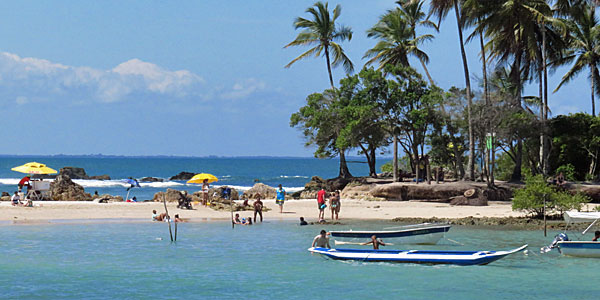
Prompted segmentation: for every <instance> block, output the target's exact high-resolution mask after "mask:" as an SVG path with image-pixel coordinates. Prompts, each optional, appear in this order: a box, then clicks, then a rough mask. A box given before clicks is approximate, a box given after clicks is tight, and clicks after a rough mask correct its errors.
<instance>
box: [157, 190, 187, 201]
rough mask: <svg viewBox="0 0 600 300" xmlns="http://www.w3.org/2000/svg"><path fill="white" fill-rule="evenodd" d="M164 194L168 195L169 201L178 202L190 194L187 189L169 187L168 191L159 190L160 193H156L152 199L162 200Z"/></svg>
mask: <svg viewBox="0 0 600 300" xmlns="http://www.w3.org/2000/svg"><path fill="white" fill-rule="evenodd" d="M163 195H164V196H166V198H167V202H176V203H179V201H180V200H186V199H187V196H188V195H187V192H185V191H178V190H174V189H167V191H166V192H158V193H156V194H154V197H152V201H154V202H162V201H163ZM190 200H191V197H190Z"/></svg>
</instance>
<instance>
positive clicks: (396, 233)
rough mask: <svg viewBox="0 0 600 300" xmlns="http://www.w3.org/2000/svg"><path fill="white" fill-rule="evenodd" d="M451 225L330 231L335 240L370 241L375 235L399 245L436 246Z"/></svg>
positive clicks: (418, 225) (424, 224)
mask: <svg viewBox="0 0 600 300" xmlns="http://www.w3.org/2000/svg"><path fill="white" fill-rule="evenodd" d="M451 227H452V226H451V225H449V224H435V223H422V224H415V225H405V226H398V227H391V228H393V229H394V230H345V231H335V230H334V231H330V234H331V236H332V237H335V238H351V239H363V240H364V239H370V238H371V236H373V235H375V236H377V238H381V239H384V238H385V239H390V238H393V239H395V240H394V242H395V243H399V244H431V245H433V244H436V243H437V242H438V241H439V240H440V239H441V238H442V237H444V234H445V233H446V232H448V230H450V228H451Z"/></svg>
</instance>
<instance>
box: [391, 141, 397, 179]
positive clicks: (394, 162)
mask: <svg viewBox="0 0 600 300" xmlns="http://www.w3.org/2000/svg"><path fill="white" fill-rule="evenodd" d="M393 165H394V167H393V170H392V171H393V172H394V182H397V181H398V136H397V135H396V134H395V133H394V160H393Z"/></svg>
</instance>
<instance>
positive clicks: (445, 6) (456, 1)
mask: <svg viewBox="0 0 600 300" xmlns="http://www.w3.org/2000/svg"><path fill="white" fill-rule="evenodd" d="M461 3H462V1H461V0H431V6H430V14H433V15H435V16H437V17H438V24H439V23H441V21H442V19H443V18H445V17H446V16H447V15H448V12H450V10H452V9H454V12H455V14H456V25H457V26H458V40H459V44H460V54H461V56H462V61H463V70H464V73H465V86H466V89H467V121H468V125H469V126H468V127H469V161H468V166H469V173H468V177H469V180H475V160H474V158H473V156H474V154H475V137H474V135H473V121H472V118H471V107H472V105H473V95H472V93H471V79H470V77H469V65H468V63H467V54H466V52H465V43H464V39H463V31H462V29H463V21H462V19H461V7H460V6H461Z"/></svg>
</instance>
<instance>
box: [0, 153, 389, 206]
mask: <svg viewBox="0 0 600 300" xmlns="http://www.w3.org/2000/svg"><path fill="white" fill-rule="evenodd" d="M348 160H349V161H350V163H349V164H348V166H349V168H350V171H351V172H352V174H353V175H354V176H367V175H368V174H369V168H368V166H367V164H364V163H353V162H354V161H364V160H365V159H364V158H362V157H355V158H352V157H350V158H348ZM30 161H37V162H41V163H45V164H46V165H48V166H49V167H51V168H54V169H56V170H59V169H60V168H62V167H65V166H71V167H81V168H84V169H85V171H86V173H87V174H88V175H103V174H107V175H109V176H110V177H111V178H112V179H113V180H109V181H101V180H75V182H77V183H78V184H81V185H82V186H83V187H84V188H85V190H86V192H88V193H90V194H93V193H94V191H98V193H100V194H104V193H107V194H111V195H121V196H123V197H125V196H126V194H127V191H126V188H127V187H129V185H128V184H126V183H124V182H123V179H125V178H128V177H133V178H142V177H158V178H162V179H165V182H153V183H142V184H141V186H142V187H141V188H136V189H134V190H132V191H131V194H130V197H132V196H136V197H137V198H138V199H140V200H147V199H152V197H153V196H154V194H155V193H156V192H159V191H164V190H165V189H167V188H174V189H178V190H187V191H190V192H194V191H197V190H199V189H200V188H201V187H200V186H199V185H197V184H186V183H185V182H183V181H169V180H168V178H169V177H171V176H174V175H176V174H178V173H179V172H182V171H187V172H193V173H211V174H214V175H215V176H217V177H218V178H219V182H217V183H215V184H214V185H216V186H220V185H228V186H231V187H234V188H237V189H238V190H242V191H243V190H246V189H248V188H250V187H252V186H253V185H254V183H255V180H258V181H260V182H262V183H264V184H267V185H270V186H277V185H278V184H282V185H283V186H284V188H285V189H286V191H288V192H294V191H298V190H301V189H302V188H304V185H305V184H306V183H307V182H308V181H309V180H310V178H311V177H312V176H321V177H323V178H333V177H336V176H337V175H338V170H339V160H337V159H316V158H278V157H256V158H253V157H89V156H81V157H78V156H27V157H22V156H21V157H19V156H0V192H2V191H5V192H9V193H11V194H12V192H13V191H15V190H16V187H17V183H18V182H19V179H20V178H21V177H23V174H21V173H18V172H14V171H11V168H12V167H15V166H19V165H22V164H24V163H27V162H30ZM386 161H387V160H386V159H380V160H379V163H378V170H379V167H380V166H381V164H383V163H385V162H386Z"/></svg>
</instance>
